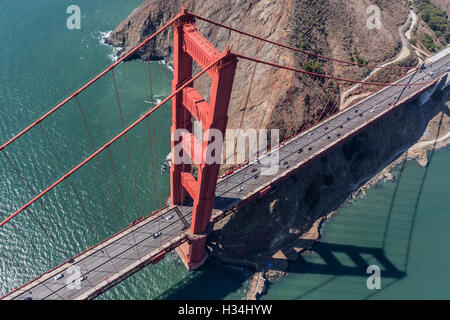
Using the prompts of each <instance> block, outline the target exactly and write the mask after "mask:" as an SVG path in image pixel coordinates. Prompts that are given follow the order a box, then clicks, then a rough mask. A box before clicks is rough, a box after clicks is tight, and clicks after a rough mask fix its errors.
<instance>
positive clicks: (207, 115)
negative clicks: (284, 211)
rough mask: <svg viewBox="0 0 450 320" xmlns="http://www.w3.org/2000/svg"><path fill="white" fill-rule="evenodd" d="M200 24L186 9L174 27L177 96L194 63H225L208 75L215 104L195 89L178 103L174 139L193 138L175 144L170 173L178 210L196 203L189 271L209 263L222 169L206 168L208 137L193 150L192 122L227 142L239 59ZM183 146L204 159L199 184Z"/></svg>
mask: <svg viewBox="0 0 450 320" xmlns="http://www.w3.org/2000/svg"><path fill="white" fill-rule="evenodd" d="M194 23H195V19H194V17H193V16H192V15H191V14H189V13H188V12H187V9H186V7H183V10H182V13H181V14H180V16H179V19H178V20H177V22H175V23H174V25H173V28H174V33H173V38H174V79H173V82H172V92H173V91H175V90H177V89H178V88H179V87H180V86H181V85H182V84H183V82H184V81H186V80H187V79H189V78H190V77H191V76H192V63H193V60H195V61H196V62H197V63H198V64H199V65H200V66H201V67H202V68H206V67H207V66H209V65H211V64H212V63H214V61H217V60H219V59H220V61H219V62H218V63H217V64H216V65H215V66H214V67H213V68H211V69H209V70H208V75H209V76H210V77H211V80H212V84H211V94H210V101H209V103H208V102H207V101H206V100H205V99H204V98H202V97H201V96H200V94H199V93H198V92H197V91H196V90H195V89H194V88H193V87H192V86H190V87H187V88H185V89H184V90H182V91H181V92H180V93H179V94H178V95H176V96H175V97H174V98H173V99H172V128H171V132H172V137H174V132H175V130H177V129H185V130H186V131H187V132H188V133H185V134H183V135H182V137H181V138H180V140H181V141H174V139H173V138H172V139H171V140H172V142H171V149H172V167H171V170H170V183H171V186H170V188H171V189H170V192H171V202H172V204H173V205H179V204H182V203H183V201H184V200H185V199H184V198H185V195H187V194H189V195H190V196H191V197H192V199H193V200H194V202H193V214H192V224H191V229H190V230H189V241H188V242H185V243H184V244H182V245H181V246H180V247H178V248H177V253H178V255H179V256H180V257H181V259H182V260H183V263H184V265H185V266H186V268H187V269H188V270H193V269H196V268H198V267H199V266H201V265H202V264H203V263H204V262H205V260H206V258H207V253H206V246H205V245H206V237H207V235H206V233H205V231H206V229H207V227H208V225H209V222H210V219H211V213H212V209H213V206H214V200H215V191H216V184H217V178H218V175H219V167H220V164H219V163H215V164H207V163H205V159H204V157H203V155H204V154H209V153H207V152H208V148H209V141H210V140H211V139H206V137H205V139H204V140H203V144H202V147H201V148H192V147H188V146H192V145H198V144H199V143H200V142H198V140H197V139H196V138H195V136H194V135H193V134H192V121H191V116H193V117H194V118H195V119H196V120H198V121H199V122H200V123H201V125H202V128H203V129H204V130H205V131H206V130H208V129H218V130H220V131H221V132H222V134H223V136H225V130H226V127H227V121H228V116H227V112H228V105H229V102H230V96H231V90H232V86H233V80H234V73H235V69H236V64H237V58H236V56H235V55H233V54H232V53H231V51H230V49H229V48H227V49H226V50H225V52H223V53H222V52H220V51H219V50H217V49H216V48H215V47H214V46H213V45H212V44H211V43H210V42H209V41H208V40H207V39H206V38H205V37H203V35H202V34H201V33H200V32H199V31H198V30H197V29H196V27H195V26H194ZM188 142H189V143H188ZM192 142H193V143H192ZM178 143H181V144H182V147H183V148H182V151H181V152H182V153H186V155H188V156H189V157H190V158H191V159H202V161H201V164H200V165H199V166H198V177H197V179H196V178H195V177H194V176H193V175H192V174H191V165H190V164H185V163H182V164H178V165H177V164H175V162H174V156H175V154H174V147H175V145H177V144H178ZM200 151H201V152H202V155H198V154H196V153H197V152H200ZM217 151H218V150H216V152H217ZM220 152H221V150H220Z"/></svg>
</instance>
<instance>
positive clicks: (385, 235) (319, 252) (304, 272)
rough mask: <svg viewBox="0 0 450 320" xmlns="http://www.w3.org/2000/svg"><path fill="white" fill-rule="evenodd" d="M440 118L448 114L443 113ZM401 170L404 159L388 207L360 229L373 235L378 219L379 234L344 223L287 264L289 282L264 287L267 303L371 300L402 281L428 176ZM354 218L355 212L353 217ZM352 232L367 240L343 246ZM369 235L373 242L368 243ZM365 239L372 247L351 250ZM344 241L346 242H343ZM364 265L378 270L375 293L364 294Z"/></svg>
mask: <svg viewBox="0 0 450 320" xmlns="http://www.w3.org/2000/svg"><path fill="white" fill-rule="evenodd" d="M445 113H447V114H448V110H446V112H445ZM443 117H444V113H442V115H441V117H440V121H439V124H438V128H437V134H436V137H435V142H434V146H433V148H432V149H431V151H430V152H429V163H431V161H432V160H433V156H434V154H435V147H436V143H437V138H438V137H439V134H440V131H441V125H442V121H443ZM406 164H407V158H406V157H405V159H404V160H403V161H402V163H401V164H400V166H399V167H398V168H397V170H398V171H397V172H396V178H395V185H394V186H393V190H392V197H391V199H390V201H389V203H386V204H385V205H384V207H383V206H381V207H380V206H377V209H379V208H383V209H384V210H380V211H383V213H382V214H381V212H380V214H379V215H377V216H372V217H369V219H367V218H368V217H365V220H364V219H363V220H364V224H369V225H370V224H371V225H372V229H377V224H378V225H379V223H380V222H379V220H380V219H382V220H383V224H384V226H382V228H378V230H375V231H376V232H375V231H373V230H371V228H370V227H364V226H362V229H354V228H355V227H354V226H353V222H354V221H352V220H348V222H347V220H345V221H344V223H343V224H346V223H349V224H351V226H350V227H349V228H348V229H346V228H345V227H344V228H338V229H337V230H336V228H335V229H334V230H333V235H331V234H330V236H329V237H328V236H327V237H326V240H325V239H324V241H326V242H319V243H317V244H316V245H315V246H314V247H313V248H312V249H311V250H310V251H308V252H307V253H305V254H303V255H300V256H299V257H298V258H297V260H296V261H295V262H293V263H290V265H289V268H288V273H289V274H290V275H289V276H288V277H291V279H290V280H286V281H285V282H284V283H283V284H282V285H281V286H277V284H276V283H275V284H269V294H268V295H267V298H269V299H274V298H275V299H278V298H280V299H321V298H325V299H371V298H376V297H377V295H379V294H380V293H382V292H383V291H384V290H388V289H389V288H390V287H392V286H394V285H395V284H396V283H398V282H399V281H401V280H403V279H405V278H406V277H407V276H408V265H409V262H410V252H411V243H412V237H413V233H414V227H415V221H416V217H417V213H418V207H419V204H420V200H421V198H422V193H423V188H424V184H425V181H426V178H427V175H428V170H429V164H428V165H427V166H426V167H425V168H419V166H418V165H416V164H413V165H412V166H411V167H412V169H411V167H410V166H409V170H408V174H407V175H406V176H405V175H404V172H405V168H406ZM411 170H412V173H411ZM384 201H385V200H384ZM356 210H358V209H356ZM359 213H360V212H355V214H359ZM338 218H340V217H338ZM355 219H357V217H355ZM335 223H336V222H335ZM337 223H341V226H340V227H342V221H341V222H337ZM332 227H333V226H332ZM341 230H342V231H341ZM356 231H362V233H364V232H366V234H361V236H357V237H354V238H353V239H351V241H353V243H349V242H351V241H348V238H347V236H348V235H349V233H358V232H356ZM325 232H326V231H325ZM370 233H372V235H375V236H374V237H370ZM368 236H369V238H370V240H371V241H369V242H372V241H373V243H374V244H375V243H376V245H372V244H371V245H370V246H359V245H356V244H359V243H364V241H365V240H367V239H366V238H367V237H368ZM345 238H347V239H346V240H347V241H345V240H343V239H345ZM358 238H359V239H358ZM333 240H336V243H330V241H331V242H333ZM345 242H347V243H345ZM342 243H345V244H342ZM369 265H377V266H379V267H380V269H381V277H382V283H383V284H382V287H381V289H380V290H368V289H367V286H366V280H367V278H368V277H369V276H370V275H371V274H372V273H368V272H367V267H368V266H369ZM281 281H283V280H281ZM288 281H290V282H291V283H292V284H293V285H291V284H289V283H288ZM272 289H273V290H272ZM397 298H401V297H397ZM263 299H264V296H263Z"/></svg>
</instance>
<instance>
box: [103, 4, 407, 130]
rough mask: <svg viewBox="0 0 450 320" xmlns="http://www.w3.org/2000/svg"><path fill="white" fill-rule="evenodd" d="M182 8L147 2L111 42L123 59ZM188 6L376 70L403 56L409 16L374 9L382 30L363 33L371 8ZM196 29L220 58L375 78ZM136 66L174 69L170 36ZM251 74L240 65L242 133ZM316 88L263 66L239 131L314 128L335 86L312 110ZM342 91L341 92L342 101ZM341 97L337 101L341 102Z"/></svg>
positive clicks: (233, 122)
mask: <svg viewBox="0 0 450 320" xmlns="http://www.w3.org/2000/svg"><path fill="white" fill-rule="evenodd" d="M182 2H183V1H181V0H166V1H163V0H152V1H146V2H144V3H143V4H142V5H141V6H140V7H138V8H137V9H136V10H134V11H133V12H132V13H131V14H130V16H129V17H128V18H127V19H126V20H125V21H123V22H122V23H121V24H120V25H119V26H118V27H117V28H116V29H115V30H114V31H113V33H112V34H111V36H110V38H109V40H108V42H109V43H110V44H113V45H115V46H118V47H121V48H123V50H122V52H121V54H123V53H124V52H126V51H128V50H129V49H131V48H133V47H134V46H136V45H137V44H138V43H140V42H141V41H142V40H143V39H145V38H146V37H147V36H148V35H150V34H151V33H153V32H154V31H156V30H157V29H158V28H159V27H160V26H161V25H163V24H164V23H166V22H167V21H168V20H170V19H171V18H173V17H174V16H175V15H176V14H177V13H178V12H179V11H180V8H181V5H182ZM185 3H187V4H188V6H189V10H190V11H192V12H195V13H196V14H199V15H201V16H204V17H207V18H210V19H212V20H216V21H218V22H221V23H223V24H226V25H230V26H233V27H235V28H237V29H241V30H245V31H249V32H251V33H254V34H257V35H259V36H262V37H265V38H268V39H270V40H274V41H279V42H282V43H288V44H291V45H294V46H297V47H299V48H302V49H307V50H311V51H314V52H317V53H320V54H323V55H327V56H332V57H335V58H339V59H344V60H349V59H350V60H354V61H356V62H358V61H363V62H367V63H370V64H379V63H381V62H383V61H385V60H386V59H387V58H390V57H392V56H394V55H395V53H396V51H397V50H398V49H399V48H400V37H399V35H398V32H397V30H398V26H399V25H400V24H401V23H402V22H403V21H404V20H405V18H406V16H407V13H408V8H407V5H406V2H399V1H395V2H392V1H387V0H379V1H376V3H377V5H379V7H380V8H381V10H382V17H381V19H382V28H381V29H380V30H369V29H368V28H367V27H366V21H367V19H368V15H367V13H366V10H367V7H369V6H370V5H371V4H372V2H371V1H369V0H363V1H361V0H349V1H339V0H317V1H307V0H296V1H294V0H282V1H270V0H235V1H221V2H218V1H212V0H206V1H194V0H189V1H185ZM197 26H198V28H199V30H200V31H201V32H202V33H203V34H204V35H205V36H206V37H207V38H208V39H209V40H210V41H211V42H212V43H213V44H214V45H216V46H217V47H218V48H219V49H220V50H223V49H224V47H225V46H226V45H232V46H233V50H234V51H237V52H240V53H243V54H246V55H250V56H252V57H257V58H262V59H265V60H269V61H276V62H278V63H282V64H285V65H290V66H295V67H302V68H306V69H311V70H318V71H325V72H329V73H333V74H335V75H340V76H347V77H351V78H360V77H362V76H363V75H366V74H367V73H368V72H369V71H370V70H369V69H368V68H361V67H348V66H345V65H343V64H339V63H332V64H331V63H326V62H325V61H321V60H314V59H309V58H308V57H305V55H304V54H293V53H292V52H291V51H288V50H285V49H278V48H276V47H274V46H272V45H269V44H263V43H261V42H259V41H255V40H251V39H249V38H247V37H244V36H242V37H241V36H240V35H239V34H236V33H234V32H228V31H227V30H223V29H217V30H214V28H213V27H212V26H210V25H208V24H205V23H201V22H198V23H197ZM133 58H143V59H149V58H150V59H166V60H168V61H171V59H172V49H171V32H170V31H169V32H166V33H165V34H163V35H162V36H161V37H158V40H157V41H156V42H154V45H153V46H152V49H151V51H150V52H149V53H148V52H146V49H143V50H141V51H140V52H138V53H137V54H136V56H134V57H133ZM253 68H254V65H252V64H251V63H248V62H246V61H241V62H240V63H239V66H238V70H237V74H236V79H235V85H234V90H233V96H232V102H231V105H230V110H229V119H230V120H229V124H228V127H229V128H237V127H239V125H240V123H241V118H242V115H243V112H244V104H245V99H246V96H247V93H248V86H249V82H250V78H251V74H252V73H253ZM317 84H318V85H319V86H321V87H324V85H325V83H324V82H323V81H322V82H316V81H315V82H313V83H311V79H309V78H307V77H302V76H299V75H296V74H294V73H292V72H288V71H284V70H274V69H272V68H270V67H267V66H262V65H258V66H257V68H256V71H255V78H254V82H253V86H252V90H251V95H250V97H249V101H248V105H247V111H246V113H245V118H244V119H243V125H242V127H243V128H250V127H256V128H267V127H269V128H279V129H281V134H282V137H281V138H283V137H285V136H289V135H291V134H293V133H295V132H297V131H298V130H299V128H300V127H301V126H302V125H303V123H304V121H305V118H306V119H307V121H308V122H314V121H315V119H316V118H317V117H318V115H319V114H320V112H321V108H320V105H321V104H322V105H324V104H325V103H326V100H327V99H325V97H328V95H329V94H330V93H331V91H332V89H333V84H332V83H327V86H326V87H324V88H323V91H322V92H320V95H321V100H320V102H321V103H313V101H311V100H312V99H311V97H312V96H315V95H316V94H317V93H318V91H316V92H311V93H308V92H309V89H308V87H309V86H312V87H315V86H316V85H317ZM196 86H197V87H198V89H199V91H200V92H201V93H202V94H203V95H205V96H207V90H206V89H207V88H208V82H206V81H199V82H198V83H197V84H196ZM340 90H341V88H339V89H338V90H337V95H338V94H339V91H340ZM337 95H336V97H334V98H333V101H334V100H338V98H337ZM318 102H319V101H318Z"/></svg>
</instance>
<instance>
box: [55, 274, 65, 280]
mask: <svg viewBox="0 0 450 320" xmlns="http://www.w3.org/2000/svg"><path fill="white" fill-rule="evenodd" d="M62 278H64V275H63V274H62V273H60V274H58V275H57V276H55V280H59V279H62Z"/></svg>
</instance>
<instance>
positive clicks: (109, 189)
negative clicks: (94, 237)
mask: <svg viewBox="0 0 450 320" xmlns="http://www.w3.org/2000/svg"><path fill="white" fill-rule="evenodd" d="M75 100H76V102H77V105H78V110H79V111H80V113H81V117H82V118H83V124H84V128H85V129H86V132H87V134H88V136H89V142H90V144H91V147H92V150H93V151H95V144H94V139H93V138H92V134H91V130H90V129H89V126H88V124H87V121H86V117H85V115H84V112H83V109H82V108H81V104H80V101H79V100H78V97H75ZM97 166H98V169H99V170H100V173H101V175H102V178H103V182H104V183H105V187H106V192H107V193H108V197H109V200H110V202H111V205H112V208H113V210H114V214H115V216H116V219H117V223H118V226H120V225H122V224H121V221H120V218H119V214H118V212H117V207H116V203H115V201H114V199H113V197H112V194H111V188H110V187H109V184H108V180H107V179H106V174H105V171H104V170H103V166H102V164H101V162H100V159H98V158H97Z"/></svg>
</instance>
